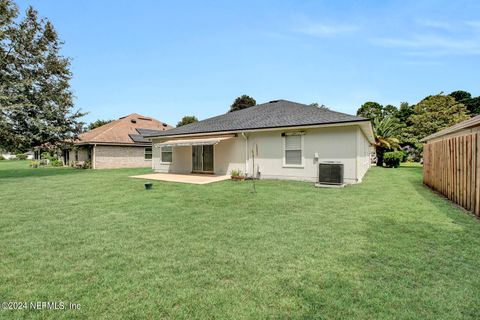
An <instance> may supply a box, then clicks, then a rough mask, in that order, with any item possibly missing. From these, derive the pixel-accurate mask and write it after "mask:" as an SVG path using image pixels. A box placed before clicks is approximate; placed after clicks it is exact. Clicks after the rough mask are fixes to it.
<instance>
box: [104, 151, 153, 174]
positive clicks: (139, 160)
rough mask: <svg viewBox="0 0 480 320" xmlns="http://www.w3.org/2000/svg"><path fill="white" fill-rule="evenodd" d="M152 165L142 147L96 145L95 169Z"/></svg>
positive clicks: (149, 166)
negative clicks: (146, 158)
mask: <svg viewBox="0 0 480 320" xmlns="http://www.w3.org/2000/svg"><path fill="white" fill-rule="evenodd" d="M140 167H146V168H151V167H152V160H145V148H144V147H123V146H98V145H97V146H96V147H95V169H112V168H140Z"/></svg>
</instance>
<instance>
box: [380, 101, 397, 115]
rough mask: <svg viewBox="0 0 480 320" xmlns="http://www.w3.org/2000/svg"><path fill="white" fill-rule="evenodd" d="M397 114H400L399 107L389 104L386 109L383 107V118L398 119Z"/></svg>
mask: <svg viewBox="0 0 480 320" xmlns="http://www.w3.org/2000/svg"><path fill="white" fill-rule="evenodd" d="M397 113H398V109H397V107H395V106H393V105H391V104H387V105H386V106H385V107H383V109H382V117H383V118H386V117H396V116H397Z"/></svg>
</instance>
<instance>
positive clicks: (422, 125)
mask: <svg viewBox="0 0 480 320" xmlns="http://www.w3.org/2000/svg"><path fill="white" fill-rule="evenodd" d="M468 118H469V116H468V111H467V108H466V107H465V106H464V105H463V104H462V103H459V102H457V101H456V100H455V99H454V98H453V97H452V96H449V95H442V94H438V95H434V96H428V97H426V98H425V99H423V100H422V101H420V102H419V103H418V104H417V105H416V106H415V108H414V113H413V114H412V115H411V116H410V118H409V121H410V122H411V125H410V127H409V128H407V130H408V132H409V133H410V134H411V135H413V137H415V139H417V141H419V140H421V139H422V138H425V137H426V136H428V135H431V134H433V133H435V132H437V131H440V130H442V129H445V128H447V127H450V126H452V125H454V124H456V123H458V122H461V121H463V120H466V119H468Z"/></svg>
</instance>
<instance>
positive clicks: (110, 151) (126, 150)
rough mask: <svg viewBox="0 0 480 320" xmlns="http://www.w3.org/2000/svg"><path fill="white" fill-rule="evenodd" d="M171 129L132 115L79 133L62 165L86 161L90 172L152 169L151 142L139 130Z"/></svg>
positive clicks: (65, 153) (153, 120) (152, 120)
mask: <svg viewBox="0 0 480 320" xmlns="http://www.w3.org/2000/svg"><path fill="white" fill-rule="evenodd" d="M171 128H173V127H172V126H170V125H168V124H166V123H163V122H161V121H158V120H156V119H153V118H150V117H144V116H142V115H139V114H136V113H132V114H131V115H128V116H126V117H122V118H120V119H118V120H115V121H112V122H110V123H107V124H105V125H103V126H101V127H98V128H95V129H93V130H90V131H88V132H85V133H82V134H81V135H80V136H79V137H78V140H77V141H76V142H75V146H74V147H73V148H72V149H70V150H64V151H63V162H64V164H66V165H73V164H75V163H77V164H79V163H80V164H81V163H85V162H90V163H91V167H92V169H110V168H136V167H151V166H152V143H151V142H150V141H147V140H145V139H143V136H142V135H141V134H140V132H141V130H142V129H144V130H160V131H164V130H168V129H171Z"/></svg>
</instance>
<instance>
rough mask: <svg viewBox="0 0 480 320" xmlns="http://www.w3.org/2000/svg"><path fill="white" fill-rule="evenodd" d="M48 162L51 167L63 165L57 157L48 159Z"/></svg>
mask: <svg viewBox="0 0 480 320" xmlns="http://www.w3.org/2000/svg"><path fill="white" fill-rule="evenodd" d="M49 164H50V165H51V166H52V167H61V166H63V163H62V161H60V160H58V159H51V160H50V161H49Z"/></svg>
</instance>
